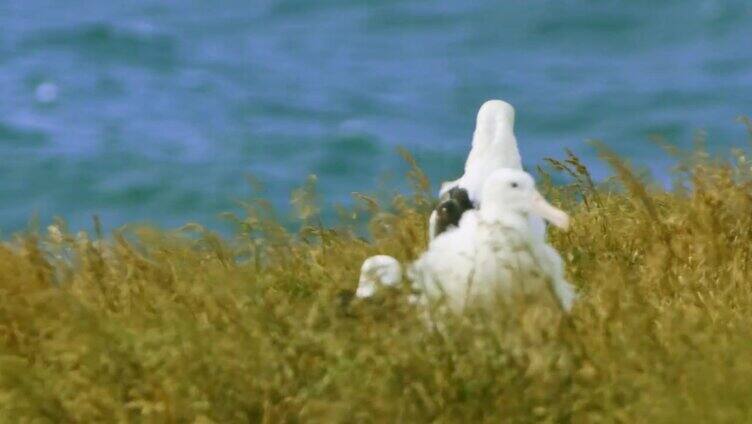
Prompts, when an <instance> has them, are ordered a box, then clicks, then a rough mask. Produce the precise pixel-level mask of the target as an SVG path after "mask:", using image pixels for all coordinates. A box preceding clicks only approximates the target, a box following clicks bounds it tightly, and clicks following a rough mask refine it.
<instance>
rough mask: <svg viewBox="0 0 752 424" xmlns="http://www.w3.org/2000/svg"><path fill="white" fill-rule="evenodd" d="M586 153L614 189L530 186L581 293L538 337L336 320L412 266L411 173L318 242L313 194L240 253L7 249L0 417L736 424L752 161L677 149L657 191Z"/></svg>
mask: <svg viewBox="0 0 752 424" xmlns="http://www.w3.org/2000/svg"><path fill="white" fill-rule="evenodd" d="M599 149H600V151H601V154H602V157H603V158H604V160H606V161H607V162H608V163H609V164H610V165H611V167H612V169H614V177H613V178H611V179H609V180H608V181H606V182H602V183H599V184H596V183H594V182H593V181H592V179H591V178H590V176H589V173H588V171H587V168H586V167H585V166H583V165H582V164H581V163H580V161H579V159H577V158H576V157H575V156H574V155H571V154H568V155H567V156H566V157H565V158H563V159H562V160H551V161H550V167H549V169H553V171H555V172H557V173H559V174H562V175H565V176H567V175H568V176H569V179H570V182H569V184H567V185H564V186H557V187H553V186H550V185H549V184H547V183H546V180H547V178H546V177H545V175H544V177H543V178H542V179H541V180H542V181H543V182H542V183H541V185H542V186H543V189H544V190H545V192H546V193H547V196H548V198H549V199H551V200H552V203H554V204H557V205H559V206H562V207H563V208H564V209H565V210H568V211H569V212H570V213H571V216H572V218H573V219H572V228H571V229H570V231H569V232H568V233H562V232H559V231H551V232H550V234H549V237H550V240H551V243H552V244H553V245H555V246H556V247H557V248H558V249H559V251H560V252H561V253H562V256H563V258H564V260H565V262H566V269H567V274H568V277H569V279H570V281H572V282H574V283H575V284H576V285H577V287H578V289H579V291H580V292H581V299H580V301H579V303H578V304H577V305H576V306H575V308H574V310H573V312H572V314H571V316H570V318H569V319H567V320H559V321H557V322H554V323H553V324H552V322H551V321H548V324H547V325H546V326H540V325H536V324H535V322H534V321H531V320H529V319H527V318H526V317H525V316H524V311H522V314H523V315H522V316H521V317H509V316H505V315H504V313H503V311H499V313H497V314H490V315H473V314H469V315H467V316H464V317H445V320H446V327H445V328H444V329H443V330H442V331H438V330H436V329H429V328H426V326H425V325H424V323H423V322H422V321H421V317H420V314H419V313H417V312H416V311H414V310H413V309H412V308H411V307H410V305H408V304H407V303H406V302H405V300H404V293H401V292H390V291H387V292H385V293H384V294H383V295H381V296H379V297H378V298H376V299H375V300H373V301H371V302H348V293H350V292H352V290H354V288H355V285H356V281H357V276H358V272H359V267H360V264H361V263H362V261H363V259H364V258H365V257H367V256H369V255H372V254H377V253H385V254H390V255H393V256H395V257H397V258H399V259H401V260H409V259H411V258H415V257H416V256H417V255H418V254H419V253H420V252H421V250H422V249H423V248H424V246H425V243H426V240H425V234H426V217H427V213H428V211H429V210H430V208H431V205H432V202H433V200H432V199H431V196H430V195H429V194H428V193H429V190H428V185H427V181H426V180H425V177H423V176H422V174H421V173H420V172H419V170H418V168H417V166H414V168H413V170H412V171H411V176H412V179H413V181H414V182H415V189H416V190H415V193H414V194H413V195H410V196H397V197H395V199H394V200H393V202H392V203H391V204H390V205H381V204H379V202H378V201H376V200H374V199H372V198H369V197H367V196H359V198H360V201H359V205H360V206H359V207H357V208H355V209H353V210H349V211H343V212H342V217H343V218H342V221H341V223H340V224H339V225H337V226H335V227H332V228H328V227H324V226H323V225H322V224H321V223H320V221H319V219H318V216H319V215H318V214H319V208H318V207H316V206H315V204H314V203H313V202H314V199H315V196H314V187H313V183H314V181H311V182H310V183H309V184H308V185H307V186H306V187H305V188H303V189H301V190H300V191H297V192H296V193H294V195H293V199H294V202H295V204H296V206H297V210H298V212H299V214H300V216H301V229H300V231H299V232H296V233H291V232H290V231H288V230H286V229H285V228H284V227H283V226H281V225H280V224H279V223H278V222H279V221H278V220H277V219H276V218H275V217H274V215H273V214H272V213H271V212H270V211H269V209H268V208H267V207H266V205H265V204H264V202H263V201H260V200H255V201H252V202H249V203H248V204H247V205H245V206H246V209H247V214H246V215H244V216H241V217H236V218H235V219H234V222H235V224H236V226H237V231H236V233H235V235H234V237H232V238H223V237H221V236H219V235H217V234H215V233H212V232H211V231H208V230H206V229H204V228H203V227H201V226H199V225H196V224H192V225H188V226H186V227H185V228H183V229H181V230H179V231H157V230H153V229H148V228H132V229H126V230H122V231H116V232H115V233H114V234H112V235H108V236H107V237H103V236H102V235H101V234H98V233H99V232H100V231H98V230H96V229H95V231H94V232H93V234H85V233H79V234H70V233H69V232H68V231H67V230H66V228H65V225H64V224H63V223H62V222H58V223H56V224H54V225H53V226H51V227H50V228H49V229H48V231H47V232H46V233H45V232H42V234H38V233H35V232H34V231H29V232H28V233H26V234H21V235H18V236H16V237H14V238H13V239H12V240H9V241H8V242H6V243H5V244H3V245H2V246H0V421H1V422H111V421H126V422H131V421H132V422H198V423H208V422H222V423H224V422H267V423H272V422H326V423H330V422H407V423H412V422H425V421H436V422H483V421H485V422H524V423H527V422H653V423H660V422H681V421H693V422H735V423H736V422H750V421H751V420H752V404H750V402H749V400H750V399H752V384H750V383H749V382H750V381H752V325H751V324H752V318H750V317H751V316H752V169H751V168H750V166H751V165H752V164H751V163H750V160H749V159H748V157H747V156H745V155H744V153H743V152H741V151H737V152H733V154H731V155H727V157H726V158H725V159H717V158H711V157H710V156H709V155H707V154H706V153H703V152H702V151H698V152H695V153H692V154H687V153H675V154H677V155H678V156H680V157H679V158H678V159H677V163H678V166H677V171H676V180H677V184H676V187H675V188H673V189H672V190H668V191H667V190H664V189H662V188H659V187H656V186H655V185H653V184H650V183H649V182H645V180H644V178H641V177H639V176H638V175H637V174H635V172H633V171H632V170H631V169H630V167H629V166H627V165H626V164H625V163H624V162H623V161H621V160H620V159H619V158H618V157H616V156H615V155H613V154H612V153H610V152H609V151H607V150H606V149H605V148H603V147H599ZM364 215H366V216H369V217H370V220H369V222H370V223H369V230H368V231H369V240H368V241H366V240H364V239H363V238H361V237H359V236H358V232H357V231H356V230H355V227H354V224H351V223H350V221H352V220H355V221H357V220H358V219H362V217H363V216H364ZM95 227H96V228H98V225H96V226H95ZM520 318H521V319H520Z"/></svg>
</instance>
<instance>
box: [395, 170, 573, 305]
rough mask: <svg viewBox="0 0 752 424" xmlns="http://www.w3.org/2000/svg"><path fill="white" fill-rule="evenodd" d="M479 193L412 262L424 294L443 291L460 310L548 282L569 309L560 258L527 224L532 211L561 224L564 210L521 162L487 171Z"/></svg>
mask: <svg viewBox="0 0 752 424" xmlns="http://www.w3.org/2000/svg"><path fill="white" fill-rule="evenodd" d="M480 195H481V197H482V198H483V203H481V205H480V209H479V210H471V211H468V212H466V213H465V214H464V215H463V217H462V218H461V220H460V224H459V226H458V227H457V228H453V229H450V230H448V231H446V232H444V233H442V234H440V235H438V236H437V237H436V238H435V239H434V240H433V241H432V242H431V243H430V244H429V246H428V250H427V251H426V252H424V253H423V255H422V256H421V257H420V258H418V260H416V261H415V262H414V263H413V264H412V265H411V266H410V267H409V269H408V273H407V275H408V277H409V278H410V279H411V280H412V281H413V284H414V285H416V287H417V288H418V289H419V290H420V291H421V292H422V293H423V296H425V299H424V300H428V301H433V300H437V299H440V298H444V299H445V300H446V302H447V305H448V306H449V307H450V308H451V310H453V311H455V312H461V311H463V310H464V309H465V307H466V306H468V305H470V304H479V303H480V304H483V303H488V301H490V300H492V299H494V298H496V296H497V295H502V296H505V295H511V294H513V293H543V292H542V291H541V290H543V291H544V292H545V291H548V290H552V291H553V292H554V294H555V296H556V297H557V298H558V300H559V302H560V303H561V306H562V308H563V309H564V310H567V311H568V310H569V309H570V308H571V306H572V303H573V301H574V299H575V297H576V294H575V292H574V289H573V288H572V286H571V285H570V284H569V283H568V282H567V281H566V280H565V279H564V275H563V266H562V261H561V258H560V257H559V254H558V253H557V252H556V250H555V249H553V248H552V247H551V246H548V245H547V244H546V243H545V241H544V240H543V238H541V237H540V235H539V234H536V232H535V231H536V229H535V228H531V221H532V220H531V217H532V216H536V217H538V218H539V219H540V218H545V219H546V220H548V221H549V222H550V223H552V224H553V225H556V226H557V227H560V228H562V229H566V228H567V226H568V223H569V217H568V216H567V214H566V213H564V212H563V211H561V210H559V209H557V208H555V207H553V206H551V205H550V204H549V203H548V202H546V200H545V199H544V198H543V197H542V196H541V195H540V194H539V193H538V191H537V190H536V189H535V182H534V181H533V178H532V177H531V176H530V175H529V174H527V173H526V172H524V171H521V170H518V169H509V168H502V169H498V170H496V171H494V172H493V173H491V175H490V176H489V177H488V178H487V179H486V181H485V183H484V184H483V189H482V193H481V194H480ZM548 293H550V291H548Z"/></svg>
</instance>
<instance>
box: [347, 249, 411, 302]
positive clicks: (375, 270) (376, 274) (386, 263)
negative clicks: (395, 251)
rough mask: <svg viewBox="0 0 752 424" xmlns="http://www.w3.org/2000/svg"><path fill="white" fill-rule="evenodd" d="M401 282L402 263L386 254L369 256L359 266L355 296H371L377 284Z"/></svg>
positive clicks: (394, 284) (389, 284)
mask: <svg viewBox="0 0 752 424" xmlns="http://www.w3.org/2000/svg"><path fill="white" fill-rule="evenodd" d="M401 282H402V265H400V263H399V261H398V260H397V259H394V258H393V257H391V256H387V255H376V256H371V257H369V258H368V259H366V260H365V261H364V262H363V265H362V266H361V268H360V279H359V280H358V289H357V290H356V291H355V296H356V297H358V298H366V297H371V296H373V295H374V294H375V293H376V290H377V289H378V288H379V286H387V287H394V286H397V285H399V284H400V283H401Z"/></svg>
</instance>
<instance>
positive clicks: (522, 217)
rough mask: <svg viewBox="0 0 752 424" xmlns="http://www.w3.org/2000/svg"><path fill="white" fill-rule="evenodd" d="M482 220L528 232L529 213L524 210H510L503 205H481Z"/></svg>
mask: <svg viewBox="0 0 752 424" xmlns="http://www.w3.org/2000/svg"><path fill="white" fill-rule="evenodd" d="M480 214H481V217H482V218H483V221H485V222H488V223H493V224H500V225H503V226H505V227H512V228H515V229H517V230H519V231H521V232H525V233H529V232H530V215H529V214H528V213H526V212H524V211H512V210H509V209H507V208H504V207H499V206H494V205H483V206H482V207H481V210H480Z"/></svg>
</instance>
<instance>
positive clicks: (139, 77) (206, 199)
mask: <svg viewBox="0 0 752 424" xmlns="http://www.w3.org/2000/svg"><path fill="white" fill-rule="evenodd" d="M751 47H752V2H749V1H747V0H681V1H679V0H665V1H660V2H656V1H631V2H622V1H601V2H594V1H584V0H583V1H570V0H560V1H513V0H510V1H505V2H498V1H492V0H479V1H459V0H457V1H391V0H378V1H377V0H363V1H345V0H319V1H314V0H309V1H303V0H279V1H264V0H250V1H249V0H243V1H241V0H225V1H222V2H211V1H203V0H182V1H179V2H178V1H166V0H162V1H154V0H152V1H149V0H128V1H126V0H113V1H99V0H67V1H65V2H60V1H56V0H2V1H0V156H1V157H2V158H3V160H2V162H0V231H2V233H3V234H5V235H7V234H8V233H10V232H13V231H17V230H19V229H22V228H24V227H25V225H26V222H27V221H28V219H29V218H30V217H31V216H32V215H34V214H38V215H39V216H40V218H41V219H42V220H43V221H46V220H49V219H50V218H51V217H52V216H54V215H57V216H61V217H63V218H65V219H67V220H68V221H69V222H70V223H71V225H72V226H73V227H76V228H86V227H90V222H91V216H92V215H93V214H98V215H100V216H101V218H102V220H103V221H104V222H105V224H106V225H107V226H108V227H114V226H118V225H121V224H123V223H126V222H134V221H148V222H152V223H155V224H158V225H161V226H165V227H173V226H178V225H181V224H183V223H185V222H187V221H199V222H204V223H209V224H211V223H212V222H216V221H217V219H216V216H217V214H218V213H220V212H222V211H227V210H231V209H233V208H234V207H235V206H234V205H235V202H236V200H237V199H243V198H245V197H247V196H248V195H249V189H248V184H247V181H246V176H247V175H253V176H254V177H255V178H257V179H258V180H260V181H262V182H264V183H265V184H266V190H267V196H268V197H269V198H270V199H271V200H272V201H273V202H274V203H275V204H276V205H278V206H279V207H280V208H282V209H283V210H284V209H285V208H286V206H287V201H288V199H289V193H290V191H291V189H293V188H294V187H297V186H299V185H301V184H302V183H303V181H304V179H305V177H306V176H307V175H308V174H317V175H318V177H319V192H320V193H321V195H322V197H323V199H324V202H325V203H327V204H330V203H333V202H339V203H345V204H347V203H349V202H350V200H349V199H350V193H351V192H353V191H362V192H369V191H373V190H375V189H376V188H377V186H378V185H379V181H380V180H381V178H383V175H384V174H385V173H393V174H397V175H399V174H400V173H401V172H403V171H404V169H405V167H404V164H403V163H402V160H401V159H400V157H399V156H398V155H397V154H396V153H395V148H396V147H397V146H403V147H405V148H407V149H408V150H410V151H411V152H413V153H414V154H415V156H416V157H417V159H418V161H419V163H420V164H421V165H422V167H423V168H424V169H425V170H426V171H427V172H428V174H429V176H430V177H431V179H432V181H434V183H438V182H440V181H441V180H445V179H452V178H455V177H456V176H457V175H458V174H459V173H460V170H461V167H462V163H463V161H464V158H465V155H466V152H467V149H468V146H469V142H470V136H471V133H472V130H473V124H474V118H475V113H476V111H477V108H478V106H479V105H480V104H481V103H482V102H483V101H484V100H486V99H489V98H502V99H505V100H507V101H509V102H511V103H512V104H514V105H515V107H516V108H517V117H518V119H517V135H518V138H519V140H520V143H521V146H520V147H521V151H522V154H523V158H524V161H525V163H526V164H527V165H528V166H534V165H536V164H539V163H541V160H542V158H543V157H546V156H554V157H561V156H562V155H563V151H564V148H570V149H571V150H573V151H574V152H576V153H577V154H579V155H581V156H582V157H583V158H584V159H585V160H586V162H587V163H588V164H592V165H593V166H594V169H595V170H596V172H597V173H601V174H603V173H604V172H605V170H604V166H603V165H601V164H600V163H599V162H598V161H597V160H596V158H595V155H594V151H593V149H592V148H591V147H590V146H589V145H588V144H587V143H586V140H588V139H593V138H596V139H601V140H603V141H605V142H606V143H608V144H609V145H611V146H613V147H614V148H615V149H616V150H617V151H619V152H621V153H622V154H624V155H626V156H627V157H629V158H631V159H632V160H633V161H634V162H635V163H638V164H641V165H644V166H646V167H648V168H649V169H651V170H652V171H653V173H654V174H656V176H657V177H658V178H663V177H665V176H666V173H667V172H668V171H667V163H668V162H667V159H666V158H665V156H663V155H662V154H660V150H659V149H658V148H657V147H655V146H654V145H653V144H652V143H651V142H650V141H649V136H650V135H651V134H660V135H662V136H664V137H666V138H667V139H668V140H670V141H672V142H674V143H675V144H678V145H681V146H689V144H690V143H691V139H692V135H693V133H694V132H695V131H697V130H699V129H704V130H706V131H707V133H708V139H709V144H710V145H711V147H712V148H713V149H718V150H719V151H723V150H724V149H728V148H729V147H731V146H733V145H736V144H744V143H746V140H747V137H746V133H745V130H744V128H743V127H742V126H741V125H740V124H738V123H737V122H736V121H735V119H736V117H738V116H739V115H744V114H746V115H750V114H752V48H751ZM395 184H396V185H397V186H400V184H402V183H401V182H400V181H399V179H397V181H395Z"/></svg>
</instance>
